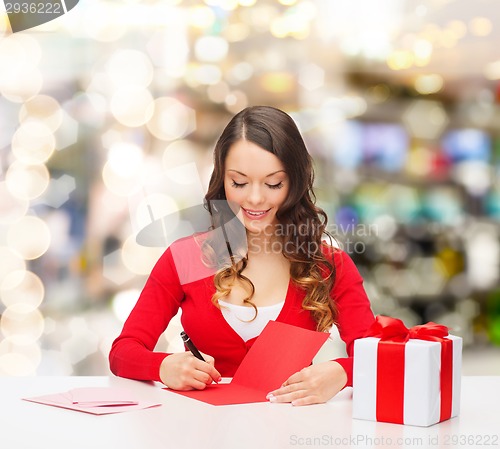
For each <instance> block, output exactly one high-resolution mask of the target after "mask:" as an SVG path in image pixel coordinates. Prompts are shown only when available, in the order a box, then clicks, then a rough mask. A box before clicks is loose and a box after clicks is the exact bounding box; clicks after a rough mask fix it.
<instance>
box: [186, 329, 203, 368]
mask: <svg viewBox="0 0 500 449" xmlns="http://www.w3.org/2000/svg"><path fill="white" fill-rule="evenodd" d="M181 338H182V341H183V342H184V344H185V345H186V346H187V348H188V349H189V350H190V351H191V353H192V354H193V355H194V356H195V357H196V358H197V359H199V360H203V361H204V362H206V360H205V359H204V358H203V356H202V355H201V354H200V351H198V349H196V346H195V345H194V343H193V342H192V341H191V339H190V338H189V335H188V334H186V332H184V331H182V332H181Z"/></svg>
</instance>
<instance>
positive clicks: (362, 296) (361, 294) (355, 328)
mask: <svg viewBox="0 0 500 449" xmlns="http://www.w3.org/2000/svg"><path fill="white" fill-rule="evenodd" d="M334 260H335V269H336V273H335V283H334V286H333V288H332V292H331V296H332V298H333V300H334V301H335V303H336V306H337V310H338V315H337V327H338V330H339V334H340V337H341V338H342V340H343V341H344V343H345V344H346V351H347V357H343V358H337V359H335V361H336V362H338V363H339V364H340V365H341V366H342V367H343V368H344V370H345V372H346V373H347V383H346V385H345V386H346V387H347V386H352V370H353V361H354V357H353V353H354V340H356V339H357V338H362V337H363V336H364V334H365V332H366V331H367V329H368V328H369V327H370V325H371V324H372V323H373V321H374V320H375V317H374V315H373V312H372V310H371V307H370V301H369V299H368V296H367V295H366V292H365V289H364V287H363V278H362V277H361V275H360V274H359V271H358V269H357V268H356V266H355V265H354V262H353V261H352V259H351V258H350V257H349V255H348V254H347V253H345V252H344V251H340V250H334Z"/></svg>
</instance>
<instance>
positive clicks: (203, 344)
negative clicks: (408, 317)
mask: <svg viewBox="0 0 500 449" xmlns="http://www.w3.org/2000/svg"><path fill="white" fill-rule="evenodd" d="M183 242H184V243H183V244H181V246H177V247H176V246H175V245H176V243H174V244H173V245H172V246H171V247H169V248H168V249H167V250H166V251H165V253H164V254H163V255H162V256H161V257H160V259H159V260H158V262H157V263H156V265H155V267H154V268H153V270H152V272H151V275H150V276H149V278H148V280H147V282H146V284H145V286H144V288H143V290H142V293H141V295H140V297H139V300H138V301H137V304H136V305H135V307H134V309H133V310H132V312H131V313H130V316H129V317H128V319H127V321H126V322H125V324H124V326H123V330H122V332H121V334H120V335H119V337H118V338H117V339H116V340H115V341H114V342H113V345H112V348H111V352H110V355H109V361H110V367H111V371H112V372H113V373H114V374H116V375H117V376H121V377H127V378H131V379H138V380H155V381H161V380H160V365H161V362H162V361H163V359H164V358H165V357H166V356H168V355H169V354H168V353H165V352H154V351H153V350H154V348H155V346H156V343H157V342H158V339H159V338H160V336H161V334H162V333H163V332H164V331H165V329H166V328H167V326H168V323H169V322H170V320H171V319H172V317H173V316H175V314H176V313H177V311H178V309H179V307H180V308H181V309H182V315H181V323H182V326H183V328H184V330H185V331H186V332H187V334H188V335H189V336H190V337H191V339H192V340H193V342H195V343H196V346H197V347H198V349H199V350H200V351H201V352H204V353H206V354H209V355H211V356H212V357H214V359H215V367H216V368H217V370H218V371H219V372H220V373H221V375H222V376H224V377H232V376H233V375H234V373H235V371H236V369H237V368H238V366H239V364H240V363H241V361H242V360H243V358H244V357H245V355H246V353H247V352H248V350H249V349H250V347H251V346H252V344H253V343H254V342H255V340H256V339H257V338H258V337H255V338H253V339H251V340H248V341H247V342H245V341H244V340H243V339H242V338H241V337H240V336H239V335H238V334H237V333H236V332H235V331H234V330H233V328H232V327H231V326H230V325H229V324H228V323H227V321H226V320H225V318H224V317H223V315H222V313H221V311H220V310H219V309H218V308H217V307H215V306H214V305H213V304H212V302H211V298H212V295H213V294H214V292H215V286H214V283H213V272H210V270H209V269H207V268H206V267H205V266H204V265H203V264H198V265H197V264H196V263H195V259H196V258H193V257H192V254H193V251H192V249H193V245H192V243H193V242H194V240H193V239H189V238H188V239H184V240H183ZM325 252H328V253H330V254H331V253H332V248H328V247H326V250H325ZM333 254H334V262H335V267H336V276H335V284H334V286H333V288H332V291H331V297H332V299H333V300H334V301H335V302H336V305H337V309H338V317H337V326H338V329H339V333H340V336H341V338H342V340H343V341H344V342H345V344H346V349H347V354H348V357H346V358H339V359H336V361H337V362H338V363H340V364H341V365H342V367H343V368H344V369H345V371H346V373H347V378H348V381H347V384H346V385H348V386H350V385H352V365H353V358H352V356H353V342H354V340H355V339H356V338H360V337H362V336H363V335H364V333H365V331H366V330H367V329H368V327H369V326H370V325H371V323H372V322H373V320H374V316H373V313H372V311H371V309H370V303H369V300H368V298H367V296H366V293H365V290H364V288H363V279H362V278H361V275H360V274H359V272H358V270H357V269H356V266H355V265H354V263H353V261H352V260H351V258H350V257H349V256H348V255H347V254H346V253H345V252H343V251H340V250H334V251H333ZM304 296H305V292H304V291H303V290H302V289H301V288H300V287H298V286H297V285H295V284H294V283H293V282H292V281H290V283H289V285H288V291H287V294H286V298H285V303H284V305H283V308H282V310H281V312H280V314H279V315H278V317H277V319H276V321H280V322H283V323H288V324H292V325H295V326H299V327H303V328H306V329H311V330H316V323H315V322H314V321H313V319H312V317H311V313H310V312H309V311H306V310H303V309H302V306H301V305H302V300H303V298H304Z"/></svg>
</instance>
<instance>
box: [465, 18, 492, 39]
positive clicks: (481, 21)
mask: <svg viewBox="0 0 500 449" xmlns="http://www.w3.org/2000/svg"><path fill="white" fill-rule="evenodd" d="M469 29H470V32H471V34H473V35H475V36H479V37H485V36H488V35H489V34H490V33H491V32H492V30H493V24H492V23H491V20H490V19H488V18H487V17H474V18H472V19H471V20H470V21H469Z"/></svg>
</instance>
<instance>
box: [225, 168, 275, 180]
mask: <svg viewBox="0 0 500 449" xmlns="http://www.w3.org/2000/svg"><path fill="white" fill-rule="evenodd" d="M227 171H234V172H235V173H238V174H239V175H241V176H245V177H248V175H245V173H242V172H240V171H238V170H234V169H233V168H228V169H227ZM280 172H283V173H285V170H277V171H273V172H272V173H269V174H268V175H266V176H264V177H265V178H269V176H273V175H275V174H276V173H280Z"/></svg>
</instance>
